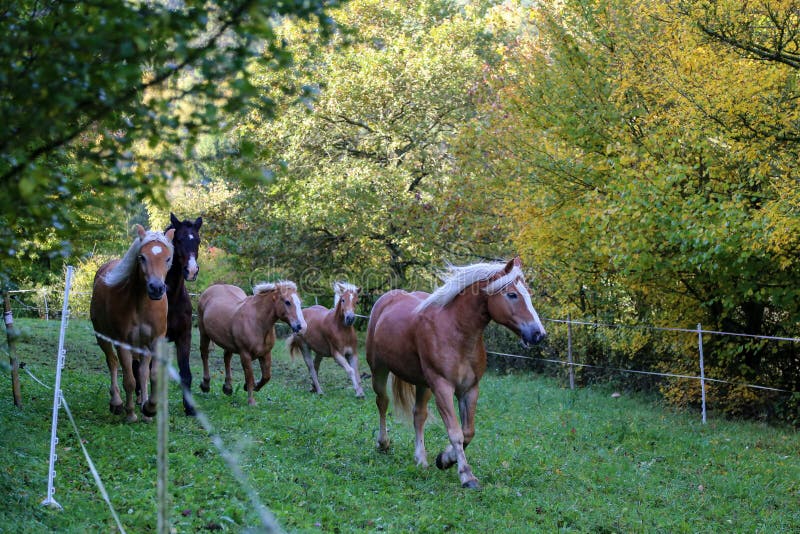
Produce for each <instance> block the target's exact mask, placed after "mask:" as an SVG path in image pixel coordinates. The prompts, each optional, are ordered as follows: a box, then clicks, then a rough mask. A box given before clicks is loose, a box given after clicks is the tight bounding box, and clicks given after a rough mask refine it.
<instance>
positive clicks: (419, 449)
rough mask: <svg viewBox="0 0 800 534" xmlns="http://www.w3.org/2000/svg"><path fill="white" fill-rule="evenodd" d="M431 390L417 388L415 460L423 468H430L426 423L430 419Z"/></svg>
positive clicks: (415, 404)
mask: <svg viewBox="0 0 800 534" xmlns="http://www.w3.org/2000/svg"><path fill="white" fill-rule="evenodd" d="M430 399H431V390H430V388H427V387H425V386H417V393H416V401H415V402H414V460H416V462H417V465H418V466H421V467H428V451H426V450H425V421H426V420H427V419H428V401H429V400H430Z"/></svg>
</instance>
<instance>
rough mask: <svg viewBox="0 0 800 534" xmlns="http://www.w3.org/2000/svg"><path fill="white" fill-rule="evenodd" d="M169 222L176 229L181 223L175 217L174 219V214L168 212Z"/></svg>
mask: <svg viewBox="0 0 800 534" xmlns="http://www.w3.org/2000/svg"><path fill="white" fill-rule="evenodd" d="M169 222H170V223H171V224H172V226H176V227H177V226H178V225H179V224H181V222H180V221H179V220H178V218H177V217H175V214H174V213H172V212H169Z"/></svg>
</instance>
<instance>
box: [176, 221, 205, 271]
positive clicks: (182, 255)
mask: <svg viewBox="0 0 800 534" xmlns="http://www.w3.org/2000/svg"><path fill="white" fill-rule="evenodd" d="M169 221H170V225H169V226H168V227H167V230H169V229H174V230H175V238H174V239H173V241H172V243H173V245H174V246H175V261H176V262H177V264H178V265H180V266H181V269H182V274H183V279H184V280H186V281H187V282H194V281H195V280H197V273H199V272H200V267H199V266H198V264H197V256H198V253H197V251H198V249H199V248H200V227H201V226H202V225H203V218H202V217H198V218H197V219H195V220H194V221H190V220H188V219H186V220H184V221H180V220H178V218H177V217H176V216H175V214H174V213H170V214H169Z"/></svg>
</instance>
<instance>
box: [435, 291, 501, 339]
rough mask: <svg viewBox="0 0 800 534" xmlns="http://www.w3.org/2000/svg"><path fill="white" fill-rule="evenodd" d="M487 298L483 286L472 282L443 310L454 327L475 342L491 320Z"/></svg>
mask: <svg viewBox="0 0 800 534" xmlns="http://www.w3.org/2000/svg"><path fill="white" fill-rule="evenodd" d="M488 300H489V296H488V295H487V294H486V293H485V292H484V291H483V288H482V287H478V286H477V284H474V285H472V286H470V287H468V288H466V289H465V290H464V291H462V292H461V293H459V294H458V295H457V296H456V298H454V299H453V301H452V302H450V303H449V304H448V305H447V306H445V307H444V309H443V312H444V313H446V314H448V315H449V316H450V317H451V320H452V322H453V324H454V325H455V327H456V328H457V329H458V330H459V331H460V332H461V333H462V334H463V335H464V336H465V337H466V338H468V339H474V340H475V342H477V340H479V339H481V336H482V335H483V331H484V330H485V329H486V326H487V325H488V324H489V322H490V321H491V317H490V316H489V305H488Z"/></svg>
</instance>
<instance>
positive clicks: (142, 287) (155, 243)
mask: <svg viewBox="0 0 800 534" xmlns="http://www.w3.org/2000/svg"><path fill="white" fill-rule="evenodd" d="M136 232H137V234H138V236H137V237H136V239H134V241H133V243H132V244H131V246H130V248H129V249H128V252H126V253H125V255H124V256H123V257H122V259H121V260H112V261H110V262H108V263H106V264H104V265H103V266H102V267H100V269H98V270H97V274H95V277H94V289H93V291H92V301H91V305H90V308H89V316H90V317H91V320H92V325H93V326H94V330H95V332H96V334H97V344H98V345H100V348H101V349H102V350H103V352H104V353H105V355H106V363H107V364H108V371H109V373H110V374H111V389H110V393H111V401H110V403H109V407H110V409H111V412H112V413H115V414H121V413H122V399H121V398H120V395H119V386H118V385H117V367H118V365H122V374H123V376H122V384H123V387H124V388H125V411H126V413H127V421H128V422H131V423H132V422H134V421H136V414H135V413H134V410H133V405H134V401H133V397H134V390H135V388H136V381H137V378H138V381H139V383H140V384H142V399H141V401H142V403H141V407H142V413H143V414H144V416H145V417H146V418H150V417H152V416H154V415H155V408H156V406H155V404H156V403H155V399H150V398H148V395H147V376H148V374H150V378H151V383H153V382H154V381H155V375H154V374H153V373H150V360H151V358H152V353H153V351H154V350H155V344H156V341H158V339H159V338H162V337H164V335H165V334H166V332H167V299H165V298H164V293H165V291H166V285H165V284H164V278H165V277H166V275H167V271H169V268H170V265H172V238H173V235H174V233H175V231H174V230H169V231H167V232H166V234H162V233H161V232H153V231H150V232H146V231H145V229H144V228H142V226H141V225H139V224H137V225H136ZM112 340H114V341H117V342H122V343H123V344H120V343H112ZM114 345H116V349H117V352H116V355H115V354H114ZM134 359H136V360H139V359H141V365H140V366H139V368H138V371H139V376H138V377H135V376H134V370H133V360H134Z"/></svg>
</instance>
